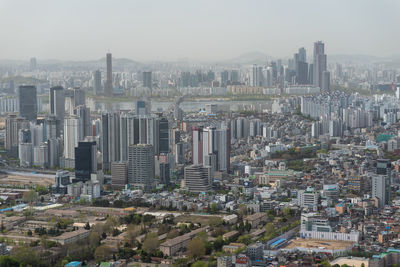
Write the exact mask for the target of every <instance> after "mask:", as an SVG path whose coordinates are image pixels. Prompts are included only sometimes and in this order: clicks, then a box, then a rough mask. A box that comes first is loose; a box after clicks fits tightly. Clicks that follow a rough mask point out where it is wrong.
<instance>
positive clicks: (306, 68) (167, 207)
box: [0, 0, 400, 267]
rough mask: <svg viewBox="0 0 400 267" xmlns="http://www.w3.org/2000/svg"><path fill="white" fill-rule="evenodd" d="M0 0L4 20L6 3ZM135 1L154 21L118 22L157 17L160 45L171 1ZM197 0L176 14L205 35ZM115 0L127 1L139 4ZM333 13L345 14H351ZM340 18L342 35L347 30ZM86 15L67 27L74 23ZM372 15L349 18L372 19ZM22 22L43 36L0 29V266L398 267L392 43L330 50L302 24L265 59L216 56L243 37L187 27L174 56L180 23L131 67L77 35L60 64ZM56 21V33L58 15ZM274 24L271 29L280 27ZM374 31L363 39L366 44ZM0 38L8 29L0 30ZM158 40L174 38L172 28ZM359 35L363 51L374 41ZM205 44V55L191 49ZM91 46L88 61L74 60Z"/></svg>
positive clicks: (62, 50)
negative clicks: (301, 30) (29, 37)
mask: <svg viewBox="0 0 400 267" xmlns="http://www.w3.org/2000/svg"><path fill="white" fill-rule="evenodd" d="M357 1H358V0H357ZM4 2H5V3H4V8H5V11H4V12H5V13H7V10H9V11H10V10H11V9H12V8H11V7H12V6H13V4H11V3H6V2H7V1H4ZM60 2H64V1H60ZM100 2H101V5H104V6H103V7H100V6H99V7H96V8H98V12H105V11H106V9H108V8H109V9H110V11H111V12H112V11H118V12H120V13H118V12H116V13H115V14H113V15H110V18H109V21H110V25H112V26H116V24H113V23H115V21H114V20H117V19H116V18H117V17H118V16H120V17H121V20H124V19H126V21H128V18H125V17H124V16H123V14H125V12H126V11H123V10H122V9H123V8H122V7H118V8H117V7H114V6H113V7H111V4H110V5H109V4H108V3H104V2H103V1H100ZM149 2H151V3H150V4H149V5H150V6H149V8H150V7H151V8H154V10H153V9H152V11H151V12H150V13H149V14H148V15H149V19H150V18H151V19H152V20H154V21H156V22H149V21H147V22H146V21H139V19H138V20H137V21H136V18H129V20H132V21H135V22H138V25H139V26H140V27H142V28H141V29H139V30H138V29H136V28H135V29H134V26H129V27H132V31H139V32H142V31H143V32H145V31H147V29H153V28H154V27H153V26H154V25H153V24H151V23H156V24H157V26H158V27H159V28H160V29H159V30H154V29H153V30H154V32H152V34H153V35H155V36H158V37H159V38H165V36H166V35H165V34H162V31H163V30H164V27H174V25H175V24H174V23H175V21H174V18H171V21H168V20H165V21H164V20H163V18H164V16H165V14H164V13H162V14H159V15H157V14H158V13H159V12H161V11H160V9H162V8H166V10H165V12H168V10H169V12H172V13H171V14H176V13H175V12H177V11H176V9H175V7H176V6H175V5H177V4H178V3H177V2H179V1H175V0H173V1H171V6H168V5H167V7H166V6H164V5H166V4H165V3H161V2H162V1H156V0H151V1H149ZM194 2H196V1H193V3H185V4H184V6H182V10H183V9H184V8H187V10H188V11H187V12H188V14H186V15H184V14H181V15H182V19H183V18H185V19H187V17H185V16H188V15H190V14H192V15H193V16H194V17H195V18H193V19H192V20H190V19H188V20H187V23H188V27H190V26H191V27H193V31H194V32H195V31H196V30H197V31H198V33H199V34H201V33H202V31H204V30H207V31H208V32H207V35H209V36H210V40H212V39H213V38H216V37H215V36H214V33H215V32H216V31H219V29H220V28H219V26H220V25H219V24H218V23H217V22H216V21H217V20H216V18H215V17H214V15H215V12H216V11H215V10H214V11H210V18H209V19H210V20H211V21H212V22H207V23H204V25H203V27H204V28H198V27H200V26H198V25H197V24H196V22H195V21H194V20H195V19H197V17H196V16H197V15H198V16H202V14H203V11H202V10H200V5H199V3H194ZM207 2H208V1H207ZM266 2H268V4H271V5H272V7H273V8H278V6H279V8H280V4H272V3H269V1H266ZM288 2H291V1H288ZM293 2H294V1H293ZM326 2H331V1H326ZM339 2H342V3H344V1H339ZM358 2H360V1H358ZM383 2H385V3H384V4H382V5H383V6H379V5H378V4H377V3H374V4H372V1H369V0H368V1H366V4H365V6H364V7H363V8H365V9H364V11H363V12H366V13H369V12H371V11H370V10H368V9H369V8H372V9H373V8H376V9H377V10H378V9H379V8H382V10H383V8H384V7H385V8H387V7H388V6H389V8H390V7H392V8H393V9H394V11H396V10H397V11H396V12H398V11H400V5H399V4H397V3H391V2H390V1H389V0H388V1H386V0H385V1H383ZM91 3H93V1H91ZM362 3H364V2H362ZM120 4H121V3H120ZM157 4H159V5H160V6H157V7H154V6H152V5H157ZM220 4H221V3H218V4H215V5H216V6H215V8H216V9H217V10H218V8H220ZM264 4H265V3H264ZM292 4H293V5H296V6H297V4H294V3H292ZM325 4H326V5H328V6H329V5H332V3H325ZM1 5H3V4H2V3H1V1H0V7H1ZM52 5H57V4H54V3H53V4H49V6H48V11H49V12H50V11H51V10H52V8H54V6H52ZM59 5H60V6H61V5H67V4H66V3H60V4H59ZM71 5H73V4H71ZM85 5H86V4H83V7H82V8H83V9H84V8H85V7H84V6H85ZM127 5H129V7H131V5H133V6H135V5H137V8H138V9H139V10H141V8H143V7H142V6H141V5H147V4H143V3H141V4H139V3H136V1H132V3H129V4H127ZM192 5H193V6H192ZM247 5H250V3H242V4H240V5H239V6H238V3H236V2H235V3H232V6H231V7H227V9H226V10H225V11H227V10H230V12H232V14H239V13H236V12H243V13H240V14H244V15H243V18H244V19H245V18H247V15H246V12H247V11H248V9H247V8H248V6H247ZM275 5H278V6H275ZM305 5H307V4H305ZM320 5H324V4H318V6H319V7H320ZM337 5H339V4H337ZM40 6H42V7H45V6H46V5H45V4H43V3H40V4H38V7H40ZM67 6H68V5H67ZM71 7H72V6H68V8H71ZM106 7H107V8H106ZM189 7H191V8H194V9H193V10H194V11H193V10H192V9H189ZM240 7H243V11H239V10H236V8H240ZM272 7H271V8H272ZM26 8H28V7H26ZM96 8H95V9H96ZM101 8H105V9H104V10H102V11H101ZM114 8H115V9H114ZM304 8H306V7H304ZM332 8H338V7H337V6H336V5H334V7H333V6H332ZM348 8H349V9H351V10H353V11H354V13H352V15H353V14H354V16H355V20H357V19H359V18H358V17H357V16H358V15H359V13H358V12H359V11H357V12H356V11H355V10H356V9H353V8H355V7H354V6H353V5H352V4H350V5H349V7H348ZM396 8H397V9H396ZM126 9H128V7H126ZM172 9H174V11H173V10H172ZM197 9H198V10H197ZM361 9H362V8H361ZM53 10H55V9H53ZM48 11H43V10H42V11H38V12H39V13H38V14H45V13H40V12H48ZM394 11H392V12H394ZM23 12H26V11H25V10H24V11H23ZM66 12H68V11H66ZM80 12H82V11H77V13H78V15H79V13H80ZM135 12H138V11H135ZM254 12H255V14H259V13H258V12H259V11H254ZM292 12H294V11H293V10H292V11H290V14H291V13H292ZM304 12H306V11H304ZM307 12H308V11H307ZM388 12H389V11H388ZM5 13H4V14H5ZM2 14H3V12H2V11H0V16H1V15H2ZM10 14H11V13H10ZM196 14H197V15H196ZM64 15H65V14H63V13H60V16H61V17H62V16H64ZM282 15H283V14H282ZM10 16H12V15H10ZM68 16H69V13H68ZM157 16H159V17H157ZM225 16H228V15H227V14H223V15H221V18H225ZM345 16H348V17H346V18H347V19H348V22H349V28H351V23H354V25H355V24H357V25H358V23H360V22H357V23H356V22H354V21H353V20H352V19H351V18H350V16H349V14H348V13H346V15H345ZM48 17H49V18H50V17H51V15H50V14H49V15H48ZM232 17H233V16H232ZM327 17H328V18H330V19H332V21H335V22H337V24H338V25H339V19H338V20H337V21H336V20H333V18H332V15H330V14H329V15H327ZM157 18H159V20H157ZM296 18H297V17H296ZM328 18H327V20H329V19H328ZM3 19H4V18H3ZM9 19H10V18H9ZM91 19H92V18H91V17H90V16H89V17H88V18H87V20H88V23H87V25H83V24H82V25H81V26H77V25H78V24H73V25H72V24H71V25H70V26H68V27H71V29H76V30H77V32H78V31H80V30H81V28H80V27H84V28H85V29H86V30H89V28H90V27H91V25H92V24H91V23H92V22H91ZM204 19H205V18H204ZM292 19H293V18H292ZM309 19H310V18H305V20H306V21H308V20H309ZM335 19H336V18H335ZM1 20H2V19H0V22H1ZM84 20H85V19H84V18H79V19H78V21H79V22H81V23H83V21H84ZM255 20H257V19H256V18H255ZM378 20H379V18H371V21H369V22H367V21H365V22H362V24H364V23H365V25H367V26H366V27H370V26H368V25H375V24H374V23H376V25H378V24H379V23H383V22H378ZM10 21H11V19H10ZM111 21H112V22H111ZM126 21H125V22H126ZM161 21H163V22H162V23H161ZM290 21H291V20H290V19H289V22H290ZM289 22H288V23H289ZM32 23H33V24H32V26H33V27H32V28H33V31H34V32H35V34H36V35H37V38H38V39H40V38H41V40H34V41H32V44H30V43H28V42H27V43H25V44H24V46H26V48H24V49H26V50H24V49H22V50H21V46H19V45H18V46H15V48H14V50H13V48H12V46H13V42H15V40H14V39H18V38H21V37H20V35H21V36H22V35H24V34H27V33H25V32H24V31H22V32H21V31H20V30H17V29H19V28H18V27H19V26H18V25H16V24H15V23H11V24H10V27H11V28H12V27H15V31H18V33H17V32H16V33H15V35H14V36H11V38H10V40H9V41H7V40H5V42H6V43H7V42H9V46H8V47H7V48H4V49H3V50H4V51H3V52H4V54H3V52H1V50H2V45H0V219H1V233H0V267H2V266H7V267H11V266H78V267H81V266H101V267H108V266H109V267H118V266H121V267H122V266H143V267H147V266H151V267H156V266H177V267H180V266H193V267H206V266H210V267H251V266H260V267H269V266H273V267H275V266H276V267H278V266H287V267H295V266H322V267H328V266H333V267H346V266H349V267H350V266H354V267H368V266H369V267H389V266H400V209H399V208H400V54H397V55H396V50H395V49H394V50H392V49H393V47H397V49H398V44H399V43H397V46H392V44H393V42H394V43H396V41H399V40H396V38H397V37H393V39H392V40H389V39H387V41H382V40H383V39H382V40H380V41H382V47H381V49H382V50H385V48H384V46H385V42H388V43H389V42H390V43H391V44H388V45H387V51H386V52H387V53H388V54H384V52H382V54H380V55H377V56H368V55H367V54H362V53H363V52H360V53H357V52H355V53H348V54H342V53H341V50H340V49H341V48H340V46H339V45H338V41H337V40H332V39H336V35H335V34H336V33H334V32H332V33H330V34H332V36H334V37H332V38H330V37H329V34H326V35H325V34H324V35H322V34H317V33H319V30H317V26H315V28H311V29H309V30H310V31H315V32H314V33H313V34H312V36H313V37H312V38H311V39H310V38H309V36H310V34H308V35H305V34H304V36H303V37H301V38H300V39H301V41H298V42H295V41H290V42H285V41H284V39H282V40H281V41H279V40H278V41H277V40H274V41H273V40H272V38H271V40H268V41H269V42H271V43H272V42H274V43H275V44H274V45H272V46H271V51H275V50H276V51H277V49H278V48H279V47H280V46H281V49H282V50H279V51H282V52H280V53H276V54H277V55H274V54H272V53H273V52H271V54H270V52H269V51H268V50H261V51H258V50H257V46H251V45H248V46H246V47H244V50H243V49H242V50H241V51H242V53H239V54H235V53H231V51H233V50H234V49H233V48H235V49H236V48H237V47H240V46H243V43H242V42H239V41H238V44H234V43H232V48H229V47H227V46H226V45H225V44H217V43H218V40H219V39H218V38H217V39H215V44H214V46H213V45H212V43H213V42H212V41H211V43H210V42H208V41H209V40H208V41H207V42H205V41H204V43H201V42H200V41H199V40H200V39H196V38H197V37H196V38H195V37H193V32H191V33H188V34H187V38H189V39H190V38H193V40H192V41H193V42H196V44H194V43H193V46H192V50H190V49H189V50H187V47H185V46H186V45H185V44H186V43H185V42H184V40H185V36H184V34H183V35H182V36H181V38H182V39H181V40H175V41H177V43H174V46H175V48H174V49H172V48H170V49H171V50H170V51H171V52H170V54H169V55H166V57H167V56H168V57H169V58H170V57H173V58H175V59H165V58H163V57H159V56H154V58H152V57H151V52H150V53H149V52H148V51H147V50H146V49H144V50H143V56H138V58H139V59H138V60H137V59H136V58H132V59H131V58H130V55H132V54H125V53H124V50H123V49H122V48H121V47H120V46H112V45H109V44H110V42H109V40H108V41H104V43H103V44H102V43H101V42H99V41H95V42H94V43H91V44H90V46H93V47H92V48H90V49H89V50H85V49H86V48H84V47H85V46H86V44H85V40H88V39H86V38H91V37H87V36H82V41H81V42H79V45H81V46H82V49H83V50H82V51H81V52H79V53H78V52H77V53H76V56H75V57H69V58H71V59H68V56H67V53H72V52H73V51H77V50H74V49H75V47H78V46H76V44H71V45H69V44H68V41H66V42H65V47H62V46H60V47H58V49H59V55H60V57H59V58H61V59H51V58H52V57H53V55H54V53H57V52H55V51H50V50H49V51H48V55H49V56H45V55H46V54H45V53H46V51H45V50H46V48H40V49H39V48H37V45H36V42H38V43H39V44H41V43H43V46H44V47H45V46H46V44H45V42H46V41H45V35H48V34H51V33H50V32H46V30H45V29H46V28H41V29H42V31H40V30H39V29H38V28H37V27H34V25H37V24H35V23H38V22H34V21H33V22H32ZM40 23H41V22H40ZM146 23H150V24H146ZM163 23H165V25H161V24H163ZM209 23H216V25H213V28H209ZM220 23H221V25H225V24H224V23H226V22H222V20H221V21H220ZM232 23H233V26H235V25H237V24H236V23H237V22H232ZM243 23H244V25H242V26H240V28H238V33H237V34H238V35H241V34H242V35H243V36H241V38H245V37H244V35H245V33H244V32H243V33H239V32H240V31H239V30H240V29H242V27H250V26H251V22H248V21H246V22H243ZM302 23H305V22H299V25H302ZM326 23H327V24H326V25H327V26H326V27H328V28H329V29H331V27H333V26H331V25H330V24H329V23H328V22H326ZM342 23H343V21H341V22H340V25H342ZM26 24H28V23H27V22H23V25H26ZM54 25H56V27H61V28H62V27H64V26H63V24H61V19H60V21H54ZM54 25H53V26H54ZM101 25H102V24H101ZM338 25H336V26H337V27H338V29H339V28H340V27H339V26H338ZM53 26H51V25H48V26H46V27H50V28H51V27H53ZM214 26H215V27H214ZM336 26H335V27H336ZM121 27H122V26H121ZM125 27H128V26H127V24H124V26H123V27H122V29H115V28H113V29H115V31H116V32H119V31H125V29H126V28H125ZM260 27H261V26H255V27H254V28H253V29H252V30H253V31H254V32H256V31H257V30H258V29H260ZM274 27H278V28H279V27H282V29H284V30H285V27H286V24H285V23H282V25H280V26H279V24H277V25H276V26H274ZM299 27H300V26H299ZM313 27H314V26H313ZM377 27H378V26H377ZM377 27H376V28H377ZM392 27H393V26H392ZM50 28H49V29H50ZM110 28H111V27H109V28H104V31H110ZM372 28H374V27H372ZM372 28H371V33H370V35H374V34H376V36H377V38H376V39H379V38H380V37H379V38H378V35H379V33H377V32H376V33H374V29H372ZM93 29H94V28H93ZM97 30H98V29H96V31H97ZM295 30H296V29H295V28H293V29H291V31H293V32H294V33H295ZM386 30H387V29H386ZM386 30H385V31H384V32H386ZM392 30H394V28H393V29H392ZM2 31H3V30H2V29H0V33H4V34H3V36H6V35H7V32H8V29H7V30H6V29H4V32H2ZM26 31H27V29H26ZM49 31H50V30H49ZM273 31H274V29H272V30H271V34H275V32H273ZM357 31H358V29H357ZM66 32H67V31H66ZM109 33H111V31H110V32H109ZM148 33H149V34H150V32H148ZM57 34H58V33H57ZM169 34H170V36H171V39H173V37H174V34H175V32H174V31H173V30H171V32H170V33H169ZM252 34H253V32H251V31H249V33H248V38H249V39H250V40H253V39H252V38H256V35H254V36H253V35H252ZM257 34H258V33H257ZM282 34H283V33H282ZM380 34H382V33H380ZM392 34H393V33H392ZM167 35H168V34H167ZM160 36H161V37H160ZM321 36H322V37H325V38H326V40H325V38H324V39H323V38H322V37H321ZM327 36H328V37H327ZM158 37H154V36H152V37H149V38H158ZM46 38H47V37H46ZM65 38H66V39H65V40H67V39H68V38H72V39H74V38H80V36H78V35H74V36H73V35H72V34H71V35H70V36H68V37H67V36H65ZM93 38H94V37H93ZM113 38H114V37H113ZM121 38H122V39H121V42H123V41H122V40H124V41H127V40H128V39H126V38H129V37H127V36H121ZM226 38H227V39H229V38H231V37H230V36H227V37H226ZM260 38H261V37H260ZM263 38H264V37H263ZM287 38H288V37H287ZM354 38H356V39H357V36H356V37H354ZM362 38H364V37H360V44H357V46H359V49H360V51H365V50H364V49H367V48H371V51H375V50H372V48H373V47H374V46H373V45H372V43H373V42H372V41H371V42H370V43H368V42H366V43H361V42H362V41H361V40H363V39H362ZM388 38H390V37H388ZM11 39H13V40H11ZM104 39H106V37H104ZM167 39H168V38H167ZM76 40H77V39H76ZM94 40H97V39H94ZM260 40H264V39H262V38H261V39H260ZM346 41H347V40H342V41H341V42H342V43H346ZM114 42H116V43H117V42H119V40H118V39H115V40H114ZM141 42H144V41H143V40H140V41H138V47H142V46H141V45H142V43H141ZM171 42H172V41H171V40H169V39H168V40H165V44H163V42H162V41H160V42H158V44H157V45H158V46H160V47H162V46H163V45H165V46H166V47H169V46H171V44H172V43H171ZM179 42H182V43H183V44H182V46H179V45H178V43H179ZM198 42H200V43H198ZM279 42H281V43H279ZM351 42H352V41H350V42H349V43H351ZM148 43H149V44H148V45H149V50H151V49H153V45H154V44H153V43H152V42H150V39H149V41H148ZM276 43H277V44H276ZM299 43H300V45H298V44H299ZM339 43H340V42H339ZM107 45H109V46H108V47H107ZM130 45H131V46H134V42H133V43H132V44H130ZM200 45H201V46H203V47H205V50H204V51H203V50H201V49H200V48H199V46H200ZM351 45H352V44H349V47H351ZM94 46H96V47H94ZM212 46H213V47H214V48H211V47H212ZM35 47H36V48H35ZM99 48H101V50H100V51H102V52H101V54H100V53H99V54H96V53H97V51H98V49H99ZM189 48H190V45H189ZM35 49H37V50H35ZM225 49H226V51H225V52H224V50H225ZM252 49H253V50H254V51H253V52H248V51H252ZM351 49H352V48H351ZM78 50H79V49H78ZM90 50H93V52H91V51H90ZM207 50H210V57H211V58H209V57H206V56H204V54H203V53H204V52H205V51H207ZM211 50H214V51H211ZM288 50H289V51H290V52H288ZM19 51H21V55H22V56H21V57H18V56H17V55H18V53H19ZM28 51H29V52H28ZM35 51H36V53H37V54H38V55H40V56H36V55H35V54H34V53H35ZM94 51H96V52H94ZM160 51H162V50H160ZM185 51H191V52H190V53H189V54H185V53H186V52H185ZM218 51H219V52H218ZM331 51H335V53H333V52H331ZM392 52H393V53H392ZM27 53H31V56H29V57H26V56H25V55H26V54H27ZM92 53H93V54H96V57H95V58H91V59H88V57H87V56H86V55H89V54H90V55H92ZM158 53H161V52H154V55H158ZM218 53H220V54H221V55H223V56H222V57H218V56H215V55H217V54H218ZM229 53H231V54H230V55H231V56H230V58H229V56H227V55H228V54H229ZM373 53H374V52H371V54H373ZM390 53H392V55H390ZM397 53H398V50H397ZM43 55H44V56H43ZM56 55H57V54H56ZM68 55H69V54H68ZM149 55H150V56H149ZM90 57H91V56H89V58H90ZM201 57H204V58H203V59H201ZM144 58H148V59H144ZM160 58H162V59H160ZM227 58H228V59H227Z"/></svg>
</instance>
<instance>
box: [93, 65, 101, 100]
mask: <svg viewBox="0 0 400 267" xmlns="http://www.w3.org/2000/svg"><path fill="white" fill-rule="evenodd" d="M93 79H94V85H93V87H94V92H95V94H96V95H100V94H101V72H100V70H96V71H95V72H94V74H93Z"/></svg>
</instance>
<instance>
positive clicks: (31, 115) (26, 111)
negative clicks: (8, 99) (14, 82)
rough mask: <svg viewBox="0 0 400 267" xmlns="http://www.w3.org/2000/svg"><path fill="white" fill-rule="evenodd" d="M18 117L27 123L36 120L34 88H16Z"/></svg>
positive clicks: (26, 86) (30, 86)
mask: <svg viewBox="0 0 400 267" xmlns="http://www.w3.org/2000/svg"><path fill="white" fill-rule="evenodd" d="M18 104H19V116H20V117H22V118H25V119H27V120H29V121H32V122H36V120H37V97H36V86H33V85H22V86H20V87H19V88H18Z"/></svg>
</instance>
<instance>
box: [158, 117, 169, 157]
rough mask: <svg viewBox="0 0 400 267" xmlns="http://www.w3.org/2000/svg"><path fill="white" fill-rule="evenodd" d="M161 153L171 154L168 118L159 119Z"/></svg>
mask: <svg viewBox="0 0 400 267" xmlns="http://www.w3.org/2000/svg"><path fill="white" fill-rule="evenodd" d="M158 129H159V134H158V138H159V153H165V154H167V153H169V124H168V120H167V118H160V119H159V127H158Z"/></svg>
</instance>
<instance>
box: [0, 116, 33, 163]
mask: <svg viewBox="0 0 400 267" xmlns="http://www.w3.org/2000/svg"><path fill="white" fill-rule="evenodd" d="M21 129H29V122H28V121H27V120H26V119H24V118H21V117H17V116H16V115H8V117H7V118H6V136H5V142H4V143H5V144H4V146H5V149H6V151H7V154H8V155H11V156H13V157H17V156H18V143H19V141H18V137H19V136H18V133H19V130H21Z"/></svg>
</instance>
